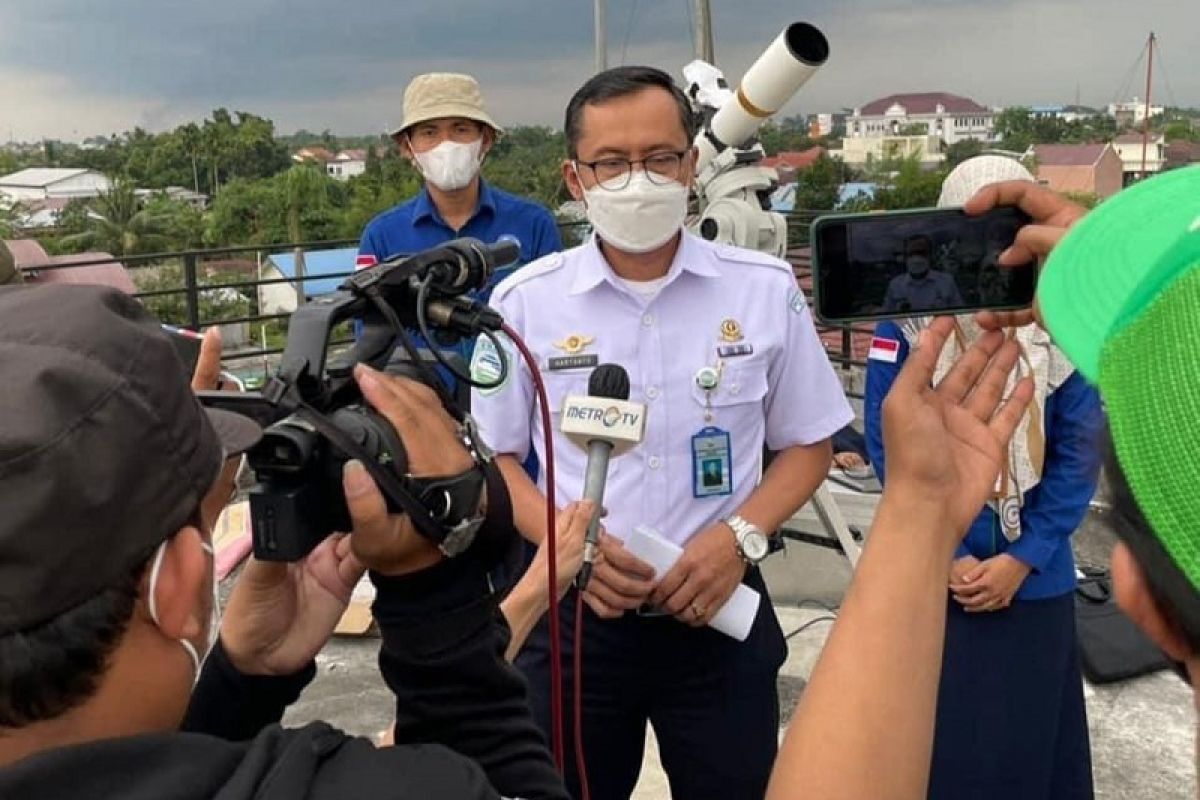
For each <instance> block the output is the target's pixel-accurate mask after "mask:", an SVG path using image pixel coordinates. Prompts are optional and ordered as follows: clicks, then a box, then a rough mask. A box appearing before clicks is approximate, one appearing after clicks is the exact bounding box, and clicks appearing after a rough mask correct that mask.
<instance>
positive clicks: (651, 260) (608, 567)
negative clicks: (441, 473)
mask: <svg viewBox="0 0 1200 800" xmlns="http://www.w3.org/2000/svg"><path fill="white" fill-rule="evenodd" d="M565 130H566V135H567V144H568V150H569V153H568V154H569V156H570V159H571V160H570V161H568V162H566V163H565V164H564V167H563V171H564V180H565V181H566V183H567V186H568V188H569V189H570V190H571V193H572V195H574V196H575V197H576V199H580V200H583V201H584V202H585V203H586V205H587V209H588V218H589V221H590V222H591V223H592V226H593V228H594V229H595V231H596V235H595V236H594V237H593V238H592V239H591V240H590V241H588V242H587V243H586V244H584V245H583V246H581V247H578V248H575V249H573V250H570V251H567V252H565V253H559V254H555V255H551V256H548V257H546V258H544V259H541V260H539V261H537V262H535V263H534V264H531V265H529V266H528V267H526V268H525V269H523V270H522V271H521V272H519V273H517V274H516V275H513V276H511V277H509V278H507V279H506V280H505V281H503V282H502V283H501V284H500V285H499V286H498V287H497V288H496V291H495V293H494V294H493V296H492V304H493V306H494V307H495V308H496V309H497V310H499V311H500V313H501V314H503V315H504V317H505V318H506V320H507V321H508V322H509V324H510V325H511V326H512V327H513V328H514V329H515V330H516V331H517V332H518V333H519V334H520V335H521V336H522V338H523V339H524V340H525V341H526V342H527V343H528V345H529V347H530V348H531V350H532V352H533V354H534V356H535V357H536V360H537V366H538V369H539V370H540V371H541V373H542V375H543V377H544V378H545V382H546V387H547V392H548V395H549V402H550V409H551V411H552V412H553V414H554V416H555V420H554V428H555V430H554V436H553V440H554V455H555V462H556V486H555V490H556V492H557V495H556V496H557V498H558V501H559V502H560V503H566V502H569V501H570V500H573V499H576V498H579V497H581V496H582V493H583V478H584V471H585V463H586V454H585V453H584V452H583V451H582V450H581V449H579V448H577V447H576V446H574V445H572V444H571V443H569V442H568V441H567V440H566V439H565V438H564V437H563V436H562V434H561V433H560V432H559V424H560V419H559V417H560V414H561V410H562V408H563V402H564V399H565V398H566V397H567V396H568V395H583V394H587V390H588V379H589V375H590V374H591V372H592V369H593V368H594V367H595V366H597V365H598V364H601V363H614V364H619V365H621V366H623V367H624V368H625V369H626V370H627V371H628V373H629V377H630V384H631V392H630V399H631V400H633V401H635V402H639V403H644V404H645V405H646V429H645V438H644V440H643V441H642V443H641V444H640V445H639V446H637V447H636V448H634V449H633V450H631V451H630V452H628V453H626V454H624V455H621V456H619V457H617V458H614V459H613V460H612V461H611V462H610V464H609V469H608V485H607V490H606V492H605V502H604V505H605V507H606V509H607V516H605V518H604V527H605V530H606V533H605V534H604V536H603V537H602V542H601V548H600V549H601V553H600V556H599V557H598V559H597V562H596V567H595V571H594V572H593V574H592V577H591V580H590V582H589V584H588V586H587V589H586V590H585V592H584V600H585V602H586V604H587V608H586V609H585V619H584V628H583V643H584V647H583V675H584V686H585V693H584V697H583V717H582V726H583V745H584V748H585V752H586V753H587V763H588V777H589V784H590V788H591V796H592V797H594V798H597V800H609V799H617V798H627V797H628V796H629V794H630V792H631V791H632V790H633V787H634V785H635V783H636V782H637V777H638V772H639V770H640V768H641V763H642V756H643V752H642V751H643V746H644V743H645V733H646V723H647V721H649V722H650V723H651V724H653V725H654V729H655V733H656V734H657V737H658V741H659V746H660V752H661V754H662V759H663V764H664V767H665V768H666V771H667V774H668V776H669V779H670V782H671V790H672V794H673V795H674V796H676V797H687V798H706V797H712V798H722V799H723V800H738V799H739V798H755V799H756V800H758V798H762V797H763V795H764V793H765V791H766V785H767V777H768V775H769V772H770V768H771V764H772V762H773V760H774V756H775V751H776V741H777V738H776V737H777V735H778V723H779V708H778V698H777V695H776V689H775V680H776V677H777V675H778V670H779V667H780V665H781V664H782V662H783V659H784V656H785V654H786V643H785V641H784V638H783V634H782V632H781V630H780V627H779V622H778V620H777V619H776V617H775V613H774V610H773V608H772V606H771V604H770V599H769V598H768V597H767V596H766V591H765V586H764V585H763V581H762V577H761V574H760V573H759V569H758V564H759V563H760V562H761V560H762V558H763V557H764V556H765V554H766V551H767V542H768V539H767V537H768V536H769V535H771V534H772V533H773V532H774V531H776V530H777V529H778V528H779V526H780V525H781V524H782V523H783V522H784V521H785V520H787V519H788V518H789V517H790V516H791V515H792V514H793V513H794V512H795V511H796V510H797V509H798V508H799V507H800V506H801V505H803V504H804V503H805V502H806V501H807V500H808V498H809V497H810V496H811V494H812V492H813V491H814V490H815V489H816V488H817V487H818V486H819V485H820V483H821V481H822V480H824V478H825V476H826V473H827V470H828V467H829V463H830V458H831V452H830V446H829V441H828V440H829V437H830V436H831V435H832V434H833V433H834V432H835V431H837V430H838V429H840V428H841V427H842V426H844V425H845V424H847V423H848V422H849V421H850V420H851V419H852V417H853V414H852V412H851V410H850V407H849V405H848V404H847V402H846V400H845V397H844V395H843V393H842V388H841V385H840V384H839V382H838V380H837V376H836V375H835V373H834V371H833V369H832V367H831V366H830V364H829V360H828V358H827V357H826V355H825V351H824V349H823V347H822V346H821V343H820V340H819V339H818V337H817V333H816V330H815V328H814V327H813V323H812V320H811V318H810V317H809V313H808V309H807V307H806V305H805V303H804V297H803V295H802V294H801V293H800V292H799V289H798V288H797V286H796V282H795V279H794V278H793V275H792V272H791V268H790V267H789V266H788V265H787V264H786V263H784V262H782V261H780V260H778V259H776V258H772V257H770V256H766V255H763V254H761V253H757V252H753V251H749V250H743V249H739V248H736V247H732V246H727V245H718V244H713V243H710V242H706V241H704V240H702V239H699V238H697V237H695V236H693V235H691V234H689V233H687V232H685V231H684V230H683V228H682V225H683V221H684V216H685V214H686V210H687V198H688V185H689V184H690V181H691V176H692V175H693V174H694V170H695V166H694V154H693V151H692V146H691V142H692V139H693V136H694V130H693V121H692V117H691V114H690V109H689V106H688V103H687V100H686V98H685V97H684V96H683V94H682V93H681V92H680V91H679V89H678V88H677V87H676V86H675V85H674V83H673V82H672V81H671V78H670V77H669V76H668V75H666V74H665V73H663V72H661V71H659V70H656V69H651V68H648V67H621V68H617V69H613V70H608V71H607V72H603V73H600V74H599V75H597V76H595V77H593V78H592V79H591V80H589V81H588V82H587V83H586V84H585V85H584V86H583V87H582V88H581V89H580V90H579V91H578V92H577V93H576V94H575V96H574V98H572V100H571V103H570V104H569V105H568V108H567V114H566V126H565ZM505 349H506V351H507V352H506V356H507V357H508V358H509V359H511V369H510V370H509V375H508V378H507V379H506V380H505V382H504V383H503V384H502V385H501V386H499V387H497V388H494V389H489V390H483V391H480V390H476V391H475V392H474V395H473V399H472V408H473V411H474V413H475V415H476V418H477V420H478V422H479V424H480V428H481V430H482V433H483V436H484V438H485V439H486V440H487V441H488V442H489V444H490V445H491V446H492V447H493V448H494V449H495V450H496V452H497V453H498V454H500V455H499V463H500V465H501V470H502V471H503V472H504V474H505V477H506V479H507V481H508V484H509V491H510V493H511V495H512V497H513V502H514V517H515V521H516V523H517V526H518V528H520V530H521V531H522V533H523V534H524V535H525V536H526V537H527V538H529V539H530V540H531V541H540V540H541V539H542V538H543V537H544V536H545V535H546V528H545V496H544V494H543V493H544V491H545V489H546V483H545V481H546V478H545V475H544V474H543V475H542V476H540V478H539V481H538V483H537V484H536V485H535V484H534V483H533V482H532V481H531V480H530V479H529V478H528V477H527V476H526V475H525V473H524V472H523V471H522V470H521V468H520V460H521V459H523V458H525V457H526V455H527V454H528V453H529V452H530V451H531V450H532V451H533V452H535V453H536V454H537V455H538V457H539V459H541V458H544V456H545V453H544V444H543V429H542V426H541V419H540V416H539V415H538V413H537V411H536V406H535V400H534V393H533V383H532V379H531V375H530V372H529V369H528V367H527V366H525V365H523V364H520V363H518V361H517V360H516V359H515V357H514V354H513V352H512V349H511V347H509V346H507V345H506V348H505ZM497 364H498V359H497V354H496V353H495V352H494V349H492V348H491V346H490V345H488V346H485V345H483V344H480V345H479V346H477V348H476V351H475V358H474V360H473V362H472V372H473V377H475V378H476V379H478V380H480V381H486V380H489V379H494V378H495V377H496V375H497V373H496V367H497ZM764 444H765V445H766V446H767V447H769V448H770V449H771V450H773V451H777V453H778V455H777V456H776V457H775V459H774V461H773V462H772V463H771V466H770V468H769V469H768V470H767V471H766V473H765V474H764V473H763V467H762V454H763V446H764ZM639 525H641V526H647V527H649V528H651V529H653V530H654V531H656V532H657V533H658V534H659V535H661V536H662V537H664V538H666V539H668V540H669V541H671V542H673V543H675V544H677V545H679V546H680V547H682V548H683V556H682V557H681V559H680V561H679V562H678V563H677V564H676V566H675V567H674V568H672V569H671V570H670V571H669V572H667V573H666V574H664V575H654V573H653V570H652V569H651V568H650V567H649V565H647V564H645V563H644V562H642V561H640V560H639V559H637V558H635V557H634V556H633V555H632V554H631V553H629V552H628V551H627V550H626V549H625V548H624V547H623V545H622V541H624V540H626V539H627V538H628V537H629V536H630V534H632V533H633V531H634V528H635V527H637V526H639ZM741 582H745V583H746V584H748V585H749V586H751V587H752V588H754V589H757V590H758V591H759V592H761V593H762V594H763V597H762V602H761V603H760V605H759V607H758V612H757V616H756V618H755V620H754V624H753V626H752V628H751V630H750V632H749V635H748V636H747V638H746V639H745V641H740V642H739V641H737V640H735V639H733V638H730V637H728V636H726V635H725V634H722V633H719V632H717V631H716V630H714V629H712V628H710V627H707V626H708V623H709V622H710V621H711V620H712V618H713V616H714V615H715V614H716V613H717V612H718V611H719V610H720V609H721V607H722V606H723V605H724V604H725V602H726V601H727V600H728V599H729V598H730V596H731V595H732V593H733V592H734V590H735V589H736V588H737V586H738V584H739V583H741ZM574 603H575V593H574V591H572V592H571V593H569V594H568V596H567V597H566V599H565V600H564V608H566V609H572V610H573V608H574ZM567 627H568V628H569V627H570V626H567ZM564 642H565V645H564V653H563V656H564V659H566V660H565V662H564V666H565V667H566V674H570V672H569V669H570V663H571V661H570V659H571V657H572V651H573V645H572V642H571V636H570V634H569V632H567V633H566V635H565V636H564ZM517 663H518V665H519V666H520V667H521V668H522V670H523V671H524V672H525V674H526V676H527V677H528V678H529V681H530V692H531V695H532V702H533V706H534V712H535V716H536V718H537V719H538V720H539V722H540V723H541V724H542V725H543V727H544V728H546V729H547V730H548V727H549V718H550V708H549V706H550V699H549V688H550V687H549V675H550V663H549V640H548V635H547V632H546V629H545V626H544V625H543V627H542V628H541V629H540V630H537V631H535V632H534V634H533V635H532V636H531V638H530V640H529V642H528V643H527V645H526V649H525V650H524V651H523V652H522V653H521V655H520V656H519V657H518V660H517ZM568 694H569V690H568ZM567 761H568V770H567V784H568V787H569V788H570V789H571V791H572V793H573V794H574V795H575V796H579V794H580V786H579V780H578V776H577V775H576V774H575V773H574V771H573V769H572V765H571V764H570V761H571V759H567Z"/></svg>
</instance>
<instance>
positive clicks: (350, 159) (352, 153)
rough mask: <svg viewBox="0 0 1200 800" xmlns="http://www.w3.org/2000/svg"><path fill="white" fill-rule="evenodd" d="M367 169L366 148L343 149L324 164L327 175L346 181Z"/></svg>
mask: <svg viewBox="0 0 1200 800" xmlns="http://www.w3.org/2000/svg"><path fill="white" fill-rule="evenodd" d="M366 171H367V151H366V150H343V151H342V152H340V153H338V154H337V155H336V156H334V157H333V160H332V161H329V162H327V163H326V164H325V172H326V173H328V175H329V177H331V178H336V179H337V180H339V181H347V180H350V179H351V178H353V177H354V176H355V175H362V174H363V173H364V172H366Z"/></svg>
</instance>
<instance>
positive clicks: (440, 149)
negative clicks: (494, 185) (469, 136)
mask: <svg viewBox="0 0 1200 800" xmlns="http://www.w3.org/2000/svg"><path fill="white" fill-rule="evenodd" d="M409 146H410V147H411V146H412V142H411V141H410V142H409ZM481 152H483V139H476V140H475V141H473V142H470V143H468V144H462V143H461V142H451V141H445V142H442V143H441V144H439V145H438V146H437V147H435V148H433V149H432V150H427V151H425V152H424V153H418V152H417V151H416V150H413V158H415V159H416V161H417V167H418V169H420V171H421V174H422V175H424V176H425V180H427V181H429V182H430V183H432V184H433V185H434V186H436V187H437V188H439V189H441V190H442V191H443V192H453V191H456V190H458V189H462V188H465V187H467V186H470V185H471V181H473V180H475V175H476V174H477V173H478V172H479V164H480V163H481V159H480V157H479V155H480V153H481Z"/></svg>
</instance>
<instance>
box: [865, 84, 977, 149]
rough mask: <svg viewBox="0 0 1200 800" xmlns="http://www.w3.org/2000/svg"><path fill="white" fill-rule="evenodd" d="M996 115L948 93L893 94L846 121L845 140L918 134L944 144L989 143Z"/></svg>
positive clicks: (872, 103)
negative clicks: (972, 140) (919, 129)
mask: <svg viewBox="0 0 1200 800" xmlns="http://www.w3.org/2000/svg"><path fill="white" fill-rule="evenodd" d="M995 118H996V114H995V112H994V111H992V110H991V109H990V108H987V107H986V106H982V105H980V104H979V103H976V102H975V101H974V100H971V99H970V98H967V97H960V96H959V95H956V94H950V93H949V92H922V93H918V94H893V95H888V96H887V97H882V98H880V99H878V100H872V101H871V102H870V103H867V104H866V105H865V106H862V107H861V108H856V109H854V113H853V114H851V115H850V116H849V117H848V118H847V119H846V139H847V140H850V139H861V138H876V137H885V136H902V135H915V130H914V129H915V128H917V127H920V128H921V129H922V130H921V131H920V133H921V134H924V135H927V136H931V137H936V138H937V139H939V140H941V141H943V142H945V143H946V144H954V143H955V142H960V141H962V140H964V139H977V140H979V141H982V142H990V141H991V140H992V139H994V138H995Z"/></svg>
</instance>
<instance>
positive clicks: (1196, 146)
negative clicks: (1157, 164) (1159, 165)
mask: <svg viewBox="0 0 1200 800" xmlns="http://www.w3.org/2000/svg"><path fill="white" fill-rule="evenodd" d="M1191 164H1200V142H1189V141H1187V140H1186V139H1180V140H1179V141H1177V142H1171V143H1170V144H1168V145H1167V148H1166V165H1165V166H1164V169H1178V168H1179V167H1186V166H1189V165H1191Z"/></svg>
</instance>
